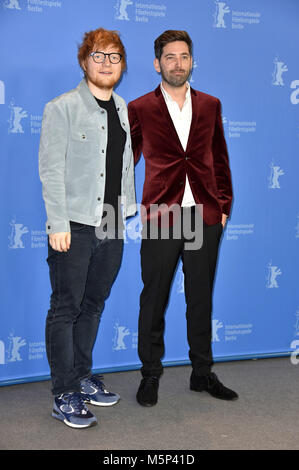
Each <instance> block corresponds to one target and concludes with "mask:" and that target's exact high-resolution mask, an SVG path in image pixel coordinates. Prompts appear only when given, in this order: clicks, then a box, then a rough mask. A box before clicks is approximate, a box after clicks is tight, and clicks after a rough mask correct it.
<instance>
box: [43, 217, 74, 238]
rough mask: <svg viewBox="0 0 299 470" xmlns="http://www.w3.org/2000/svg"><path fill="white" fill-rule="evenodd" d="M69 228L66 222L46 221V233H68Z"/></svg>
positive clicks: (68, 223)
mask: <svg viewBox="0 0 299 470" xmlns="http://www.w3.org/2000/svg"><path fill="white" fill-rule="evenodd" d="M70 231H71V226H70V222H69V221H68V220H65V221H61V222H51V221H49V220H47V222H46V233H47V234H48V235H49V234H50V233H59V232H70Z"/></svg>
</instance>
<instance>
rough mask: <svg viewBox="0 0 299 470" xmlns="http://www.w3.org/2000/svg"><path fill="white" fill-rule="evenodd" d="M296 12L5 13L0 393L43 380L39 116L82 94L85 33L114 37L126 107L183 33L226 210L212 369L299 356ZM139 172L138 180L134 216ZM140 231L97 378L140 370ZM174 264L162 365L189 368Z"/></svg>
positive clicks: (102, 334) (236, 1)
mask: <svg viewBox="0 0 299 470" xmlns="http://www.w3.org/2000/svg"><path fill="white" fill-rule="evenodd" d="M298 18H299V2H298V1H297V0H225V1H220V0H184V1H183V0H59V1H52V0H0V43H1V52H0V64H1V68H0V139H1V140H0V141H1V160H0V161H1V172H0V191H1V197H0V205H1V233H0V237H1V238H0V250H1V279H0V282H1V318H0V384H2V385H4V384H7V383H16V382H20V381H30V380H38V379H45V378H48V377H49V368H48V362H47V358H46V352H45V341H44V326H45V318H46V314H47V310H48V308H49V295H50V284H49V276H48V266H47V263H46V257H47V237H46V233H45V222H46V214H45V209H44V204H43V200H42V196H41V183H40V180H39V176H38V147H39V137H40V129H41V121H42V114H43V109H44V106H45V103H46V102H48V101H50V100H51V99H53V98H54V97H56V96H58V95H60V94H61V93H64V92H65V91H68V90H70V89H72V88H74V87H76V86H77V84H78V83H79V81H80V80H81V79H82V72H81V70H80V68H79V66H78V63H77V47H78V44H79V43H80V42H81V40H82V38H83V34H84V33H85V32H86V31H90V30H91V29H95V28H97V27H100V26H102V27H105V28H107V29H113V30H118V31H119V32H120V33H121V38H122V40H123V42H124V44H125V47H126V49H127V56H128V69H127V72H126V73H125V75H124V77H123V79H122V81H121V83H120V84H119V85H118V87H117V89H116V92H117V93H118V94H120V95H121V96H123V97H124V99H125V100H126V101H127V102H129V101H130V100H132V99H135V98H137V97H138V96H140V95H143V94H145V93H147V92H149V91H151V90H152V89H154V88H155V87H156V86H157V85H158V83H159V82H160V76H159V75H158V74H157V73H156V72H155V71H154V68H153V58H154V53H153V42H154V39H155V38H156V37H157V36H158V35H160V34H161V33H162V32H163V31H164V30H166V29H184V30H187V31H188V32H189V34H190V36H191V37H192V39H193V42H194V68H193V72H192V76H191V79H190V82H191V86H192V87H194V88H196V89H199V90H201V91H203V92H205V93H209V94H212V95H214V96H217V97H218V98H220V100H221V102H222V111H223V123H224V129H225V134H226V139H227V143H228V149H229V154H230V162H231V169H232V175H233V186H234V204H233V211H232V216H231V218H230V220H229V221H228V224H227V227H226V230H225V232H224V234H223V238H222V243H221V251H220V258H219V263H218V272H217V279H216V284H215V291H214V314H213V315H214V316H213V351H214V357H215V360H216V361H220V360H234V359H243V358H254V357H267V356H275V355H276V356H282V355H290V354H291V353H292V354H293V356H294V351H295V352H296V349H298V346H299V289H298V274H299V272H298V251H299V250H298V247H299V198H298V175H299V163H298V162H299V62H298V44H299V27H298ZM143 180H144V162H143V160H142V161H141V162H139V164H138V165H137V167H136V188H137V200H138V202H139V203H140V202H141V194H142V186H143ZM139 250H140V220H139V216H138V215H137V216H136V217H134V218H131V219H129V220H128V222H127V236H126V240H125V253H124V258H123V264H122V267H121V271H120V273H119V276H118V278H117V281H116V283H115V285H114V287H113V291H112V294H111V296H110V298H109V299H108V301H107V303H106V308H105V310H104V314H103V318H102V322H101V325H100V330H99V336H98V339H97V342H96V346H95V350H94V364H93V366H94V369H95V370H99V369H100V370H102V371H112V370H126V369H134V368H135V369H136V368H139V365H140V363H139V359H138V354H137V329H138V327H137V324H138V310H139V295H140V291H141V288H142V281H141V276H140V259H139ZM185 323H186V320H185V298H184V283H183V273H182V267H181V263H180V264H179V265H178V269H177V273H176V277H175V279H174V282H173V286H172V292H171V298H170V301H169V305H168V309H167V315H166V354H165V358H164V361H165V364H183V363H188V346H187V340H186V325H185Z"/></svg>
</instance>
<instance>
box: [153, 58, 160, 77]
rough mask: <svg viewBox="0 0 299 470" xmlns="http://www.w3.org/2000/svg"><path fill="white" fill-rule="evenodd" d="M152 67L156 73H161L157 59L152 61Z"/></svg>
mask: <svg viewBox="0 0 299 470" xmlns="http://www.w3.org/2000/svg"><path fill="white" fill-rule="evenodd" d="M154 67H155V70H156V72H158V73H160V72H161V67H160V62H159V60H158V59H157V58H155V59H154Z"/></svg>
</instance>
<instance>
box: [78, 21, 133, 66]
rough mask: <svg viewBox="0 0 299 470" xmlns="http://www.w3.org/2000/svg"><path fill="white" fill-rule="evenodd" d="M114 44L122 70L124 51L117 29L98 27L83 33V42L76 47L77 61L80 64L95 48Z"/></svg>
mask: <svg viewBox="0 0 299 470" xmlns="http://www.w3.org/2000/svg"><path fill="white" fill-rule="evenodd" d="M110 45H111V46H114V47H115V48H116V49H117V51H118V52H120V54H121V55H122V70H124V69H125V68H126V51H125V48H124V45H123V43H122V41H121V39H120V37H119V33H118V32H117V31H109V30H107V29H104V28H98V29H95V30H94V31H89V32H88V33H85V35H84V38H83V42H82V44H80V46H79V47H78V61H79V64H80V66H81V67H82V64H83V62H84V60H85V59H87V57H88V55H89V54H90V53H91V52H93V51H94V50H96V49H101V48H105V47H107V46H110Z"/></svg>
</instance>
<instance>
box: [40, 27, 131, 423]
mask: <svg viewBox="0 0 299 470" xmlns="http://www.w3.org/2000/svg"><path fill="white" fill-rule="evenodd" d="M78 60H79V64H80V66H81V68H82V70H83V71H84V75H85V77H84V79H83V80H82V81H81V82H80V84H79V85H78V87H77V88H75V89H74V90H71V91H69V92H67V93H65V94H63V95H61V96H59V97H57V98H55V99H54V100H52V101H51V102H49V103H47V105H46V107H45V111H44V116H43V123H42V132H41V140H40V151H39V170H40V178H41V181H42V184H43V196H44V201H45V206H46V212H47V223H46V229H47V233H48V235H49V247H48V249H49V256H48V264H49V269H50V280H51V286H52V295H51V302H50V309H49V311H48V316H47V322H46V346H47V356H48V360H49V365H50V369H51V378H52V392H53V395H54V397H55V398H54V405H53V412H52V416H53V417H54V418H57V419H59V420H61V421H63V422H64V423H65V424H66V425H68V426H70V427H75V428H86V427H89V426H92V425H94V424H96V423H97V419H96V417H95V416H94V415H93V414H92V413H91V412H90V411H89V409H88V408H87V406H86V403H90V404H93V405H100V406H110V405H113V404H115V403H117V402H118V400H119V395H117V394H115V393H110V392H108V391H107V390H106V389H105V386H104V384H103V382H102V380H101V379H102V377H99V376H95V375H92V372H91V366H92V350H93V346H94V343H95V340H96V337H97V331H98V325H99V321H100V317H101V314H102V311H103V309H104V304H105V300H106V299H107V297H108V296H109V293H110V289H111V287H112V284H113V282H114V280H115V278H116V276H117V273H118V270H119V267H120V263H121V259H122V252H123V237H122V228H123V225H122V224H123V222H122V216H121V214H120V205H121V204H122V206H123V207H122V209H123V218H126V217H128V216H130V215H133V214H134V213H135V189H134V173H133V172H134V165H133V156H132V150H131V140H130V132H129V122H128V116H127V108H126V104H125V102H124V100H123V99H122V98H121V97H120V96H118V95H116V94H115V93H114V92H113V87H114V85H115V84H116V83H117V82H118V81H119V79H120V78H121V75H122V72H123V70H124V69H125V67H126V59H125V50H124V46H123V44H122V42H121V40H120V37H119V35H118V34H117V33H116V32H115V31H108V30H105V29H103V28H99V29H97V30H95V31H90V32H88V33H86V34H85V36H84V40H83V43H82V45H81V46H80V47H79V52H78ZM106 209H107V210H106ZM108 209H109V210H108ZM107 213H109V214H110V216H111V214H113V215H114V216H115V217H114V218H113V221H112V222H114V223H113V224H111V217H110V220H109V222H110V225H109V224H108V222H107V220H108V219H107V217H106V215H107ZM104 221H106V223H104ZM107 227H108V228H107ZM111 227H112V229H111Z"/></svg>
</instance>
